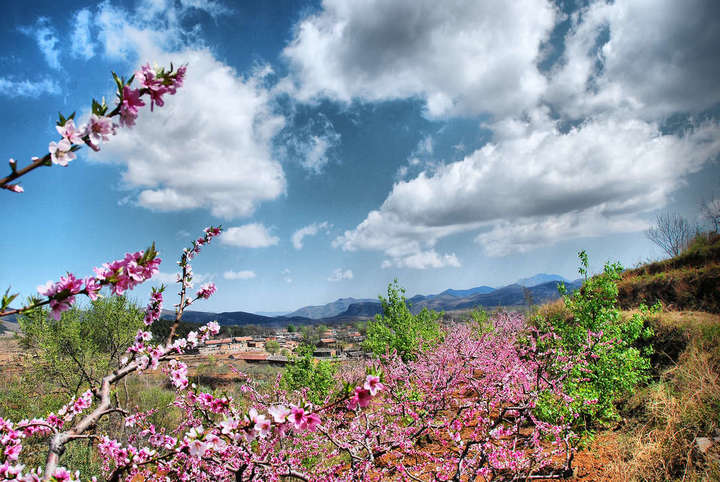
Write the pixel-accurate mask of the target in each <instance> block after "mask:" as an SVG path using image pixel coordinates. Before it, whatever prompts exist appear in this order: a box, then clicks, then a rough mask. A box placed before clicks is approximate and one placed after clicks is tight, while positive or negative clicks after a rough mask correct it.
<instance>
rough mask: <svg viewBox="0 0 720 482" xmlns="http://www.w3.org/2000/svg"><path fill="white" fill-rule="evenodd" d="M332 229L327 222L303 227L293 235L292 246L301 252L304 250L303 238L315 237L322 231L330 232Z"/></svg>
mask: <svg viewBox="0 0 720 482" xmlns="http://www.w3.org/2000/svg"><path fill="white" fill-rule="evenodd" d="M329 229H330V225H329V224H328V222H327V221H323V222H322V223H312V224H309V225H307V226H305V227H302V228H300V229H298V230H297V231H295V232H294V233H293V235H292V238H291V240H292V244H293V246H294V247H295V249H297V250H301V249H302V248H303V238H305V237H306V236H315V235H316V234H317V233H319V232H320V231H328V230H329Z"/></svg>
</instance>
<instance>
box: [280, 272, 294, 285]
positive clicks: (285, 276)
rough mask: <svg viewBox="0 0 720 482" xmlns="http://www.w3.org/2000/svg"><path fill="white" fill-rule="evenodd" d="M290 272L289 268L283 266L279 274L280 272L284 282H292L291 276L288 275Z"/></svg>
mask: <svg viewBox="0 0 720 482" xmlns="http://www.w3.org/2000/svg"><path fill="white" fill-rule="evenodd" d="M290 273H291V271H290V269H289V268H285V269H284V270H282V271H281V272H280V274H281V275H282V277H283V281H285V282H286V283H292V282H293V279H292V277H291V276H290Z"/></svg>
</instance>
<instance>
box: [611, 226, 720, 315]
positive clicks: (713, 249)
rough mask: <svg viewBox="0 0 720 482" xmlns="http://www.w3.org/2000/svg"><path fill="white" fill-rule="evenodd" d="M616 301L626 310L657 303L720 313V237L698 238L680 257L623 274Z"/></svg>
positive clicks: (683, 308) (705, 235)
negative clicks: (643, 304)
mask: <svg viewBox="0 0 720 482" xmlns="http://www.w3.org/2000/svg"><path fill="white" fill-rule="evenodd" d="M618 301H619V303H620V306H621V307H622V308H625V309H629V308H634V307H637V306H638V305H639V304H640V303H646V304H648V305H652V304H654V303H655V302H657V301H660V302H662V304H663V305H664V306H665V307H668V308H671V309H674V310H697V311H706V312H709V313H720V235H719V234H717V233H705V234H701V235H698V236H697V237H696V238H695V239H694V240H693V241H692V243H691V244H690V246H689V247H688V249H687V250H686V251H685V252H683V253H682V254H681V255H679V256H676V257H674V258H671V259H667V260H664V261H657V262H654V263H649V264H646V265H644V266H641V267H638V268H635V269H630V270H627V271H625V272H624V273H623V278H622V280H621V281H620V282H619V283H618Z"/></svg>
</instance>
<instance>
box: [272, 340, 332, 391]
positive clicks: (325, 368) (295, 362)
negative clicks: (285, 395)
mask: <svg viewBox="0 0 720 482" xmlns="http://www.w3.org/2000/svg"><path fill="white" fill-rule="evenodd" d="M298 354H299V356H298V357H293V358H292V361H291V363H290V364H289V365H288V366H287V367H286V368H285V372H284V373H283V378H282V382H283V387H284V388H285V389H286V390H289V391H293V390H301V389H303V388H307V389H308V391H307V396H308V400H310V401H311V402H313V403H315V404H320V403H322V402H323V401H324V400H325V399H326V398H327V396H328V395H329V394H330V390H332V388H333V387H334V386H335V378H334V375H335V366H334V365H333V364H332V363H330V362H329V361H326V360H315V358H314V357H313V347H312V346H310V345H301V346H300V347H298Z"/></svg>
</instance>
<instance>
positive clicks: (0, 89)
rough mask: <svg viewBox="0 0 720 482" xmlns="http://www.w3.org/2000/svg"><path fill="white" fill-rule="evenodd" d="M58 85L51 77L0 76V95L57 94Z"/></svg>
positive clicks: (36, 95)
mask: <svg viewBox="0 0 720 482" xmlns="http://www.w3.org/2000/svg"><path fill="white" fill-rule="evenodd" d="M59 93H60V87H59V86H58V84H57V82H55V81H54V80H51V79H43V80H37V81H35V80H13V79H10V78H7V77H0V95H4V96H6V97H40V96H41V95H48V94H59Z"/></svg>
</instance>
